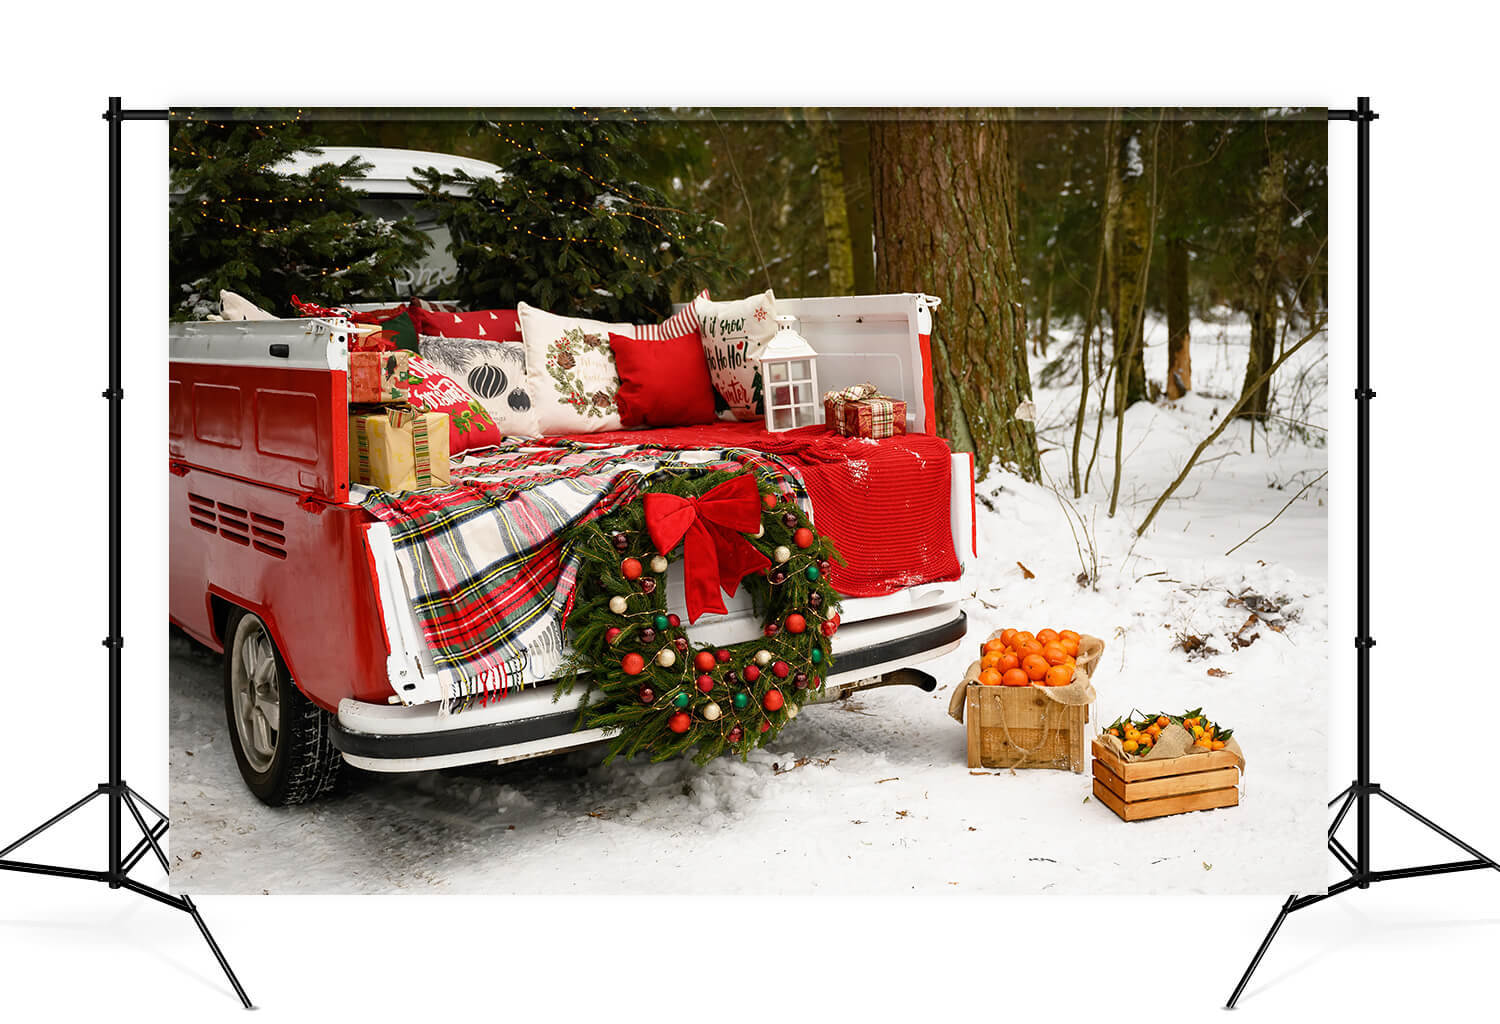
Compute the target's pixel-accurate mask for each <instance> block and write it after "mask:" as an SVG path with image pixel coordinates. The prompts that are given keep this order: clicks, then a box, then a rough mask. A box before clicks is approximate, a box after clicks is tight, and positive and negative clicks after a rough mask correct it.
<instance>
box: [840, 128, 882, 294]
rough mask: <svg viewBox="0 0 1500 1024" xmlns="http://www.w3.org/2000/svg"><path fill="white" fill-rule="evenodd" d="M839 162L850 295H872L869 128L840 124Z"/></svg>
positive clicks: (873, 239) (873, 268) (872, 230)
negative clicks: (850, 263) (849, 261)
mask: <svg viewBox="0 0 1500 1024" xmlns="http://www.w3.org/2000/svg"><path fill="white" fill-rule="evenodd" d="M838 131H839V150H840V162H841V164H842V165H843V168H844V209H845V210H846V211H847V212H848V215H849V250H850V252H851V253H852V254H853V257H854V293H855V294H856V295H873V294H875V210H874V208H873V206H872V205H871V196H870V125H869V122H867V121H841V122H839V125H838Z"/></svg>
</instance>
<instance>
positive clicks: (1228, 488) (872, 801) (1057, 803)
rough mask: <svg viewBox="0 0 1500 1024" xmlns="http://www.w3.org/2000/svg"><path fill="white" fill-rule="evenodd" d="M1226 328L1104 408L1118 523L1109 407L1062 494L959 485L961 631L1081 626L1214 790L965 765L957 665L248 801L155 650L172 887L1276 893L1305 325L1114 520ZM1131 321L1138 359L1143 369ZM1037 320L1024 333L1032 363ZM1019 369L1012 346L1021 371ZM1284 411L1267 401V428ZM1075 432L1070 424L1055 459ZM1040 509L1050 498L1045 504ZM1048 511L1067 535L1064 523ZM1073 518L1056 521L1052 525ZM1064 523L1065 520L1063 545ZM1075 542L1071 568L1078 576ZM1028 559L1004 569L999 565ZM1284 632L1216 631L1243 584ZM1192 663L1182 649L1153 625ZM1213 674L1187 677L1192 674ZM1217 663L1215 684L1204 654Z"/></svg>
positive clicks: (1287, 735)
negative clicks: (1181, 742) (292, 803)
mask: <svg viewBox="0 0 1500 1024" xmlns="http://www.w3.org/2000/svg"><path fill="white" fill-rule="evenodd" d="M1248 333H1249V331H1248V326H1247V325H1246V324H1245V323H1244V322H1243V321H1242V320H1235V319H1232V318H1225V319H1223V320H1220V321H1211V322H1199V323H1195V324H1194V325H1193V339H1194V340H1193V361H1194V366H1193V377H1194V384H1195V386H1196V387H1195V393H1194V394H1193V395H1191V396H1189V397H1188V398H1187V399H1185V400H1183V401H1180V402H1176V403H1170V404H1169V403H1166V402H1165V401H1162V402H1159V403H1157V404H1155V405H1147V404H1144V403H1143V404H1140V405H1137V406H1136V407H1135V408H1133V409H1131V410H1130V412H1129V414H1128V415H1127V417H1126V427H1125V442H1124V445H1123V450H1124V452H1125V465H1124V472H1123V476H1124V481H1125V482H1124V486H1123V487H1122V493H1121V500H1120V509H1119V514H1118V515H1117V516H1116V517H1115V518H1114V519H1111V518H1109V516H1108V503H1109V494H1108V488H1109V478H1110V476H1111V475H1112V473H1113V449H1114V443H1113V441H1114V426H1113V421H1112V420H1108V419H1107V420H1106V428H1105V437H1104V439H1103V444H1102V446H1101V451H1100V454H1099V458H1098V462H1097V464H1096V466H1095V470H1094V475H1093V478H1092V484H1091V487H1090V490H1089V493H1088V494H1087V495H1085V497H1084V498H1083V499H1082V500H1079V501H1076V502H1071V503H1069V502H1066V501H1064V500H1063V499H1061V498H1059V497H1058V495H1057V494H1056V493H1054V491H1053V490H1052V489H1050V488H1049V487H1047V486H1042V485H1036V484H1028V483H1026V482H1024V481H1022V480H1020V479H1018V478H1016V477H1014V476H1011V475H1009V474H1006V473H1002V472H996V473H991V474H989V475H988V476H987V478H986V479H984V480H982V481H981V482H980V485H979V490H978V493H979V497H980V506H979V510H978V533H979V551H980V555H979V561H978V564H977V566H975V567H974V569H973V571H972V573H971V575H970V577H969V581H970V583H971V585H972V587H973V588H974V593H973V596H972V598H971V599H970V600H969V601H968V602H967V605H968V613H969V617H970V637H971V640H974V641H978V640H980V639H983V638H984V637H985V636H986V635H988V634H989V633H990V632H991V631H992V630H994V629H997V628H1000V627H1003V626H1007V625H1014V626H1018V627H1021V628H1028V629H1032V630H1036V629H1040V628H1042V627H1044V626H1051V627H1053V628H1056V629H1061V628H1065V627H1071V628H1074V629H1077V630H1079V631H1081V632H1087V633H1092V634H1094V635H1096V636H1099V637H1101V638H1103V639H1104V640H1105V642H1106V644H1107V650H1106V652H1105V656H1104V660H1103V663H1102V666H1101V668H1100V669H1099V671H1098V673H1097V678H1096V686H1097V689H1098V691H1099V703H1098V706H1097V708H1096V714H1095V723H1096V725H1097V724H1099V723H1101V722H1102V723H1108V722H1109V721H1111V720H1113V719H1114V718H1115V717H1116V716H1117V715H1119V714H1123V713H1126V712H1129V711H1130V710H1131V709H1132V708H1140V709H1142V710H1143V711H1144V710H1153V711H1154V710H1157V709H1165V710H1182V709H1186V708H1191V707H1197V706H1200V705H1202V706H1204V707H1205V708H1206V709H1207V713H1208V714H1209V715H1210V716H1211V717H1213V718H1215V719H1216V720H1219V721H1221V722H1223V723H1225V724H1226V725H1229V726H1231V727H1233V728H1234V729H1235V730H1236V734H1237V735H1238V737H1239V739H1240V741H1241V743H1242V745H1243V747H1244V749H1245V752H1246V757H1247V760H1248V771H1247V773H1246V776H1245V781H1244V788H1243V794H1242V802H1241V804H1240V806H1239V807H1235V808H1229V809H1225V810H1220V811H1213V812H1208V813H1202V814H1189V815H1181V816H1177V817H1172V818H1165V819H1159V820H1157V821H1153V822H1143V823H1135V824H1130V825H1127V824H1125V823H1123V822H1121V821H1119V820H1118V819H1116V818H1115V817H1114V815H1113V814H1111V813H1110V812H1109V811H1108V810H1107V809H1106V808H1105V807H1103V806H1102V805H1101V804H1100V803H1099V802H1098V801H1097V800H1094V799H1092V798H1091V796H1090V784H1089V776H1088V775H1087V774H1084V775H1073V774H1070V773H1065V772H1053V771H1021V772H1014V773H1013V772H998V773H984V774H971V772H970V771H969V769H968V768H967V767H966V766H965V758H964V730H963V728H962V727H961V726H959V725H958V724H957V723H955V722H954V721H952V720H951V719H950V718H949V717H948V715H947V710H946V709H947V704H948V699H949V696H950V693H951V687H952V686H953V685H954V684H955V683H956V682H957V681H958V680H959V679H960V678H961V676H962V673H963V670H964V668H965V666H966V665H967V664H968V662H969V661H971V660H972V659H973V653H972V650H971V645H966V647H965V649H964V651H963V652H961V653H959V654H955V655H952V656H950V657H948V658H945V659H943V660H942V661H940V662H936V663H933V664H932V665H929V666H927V668H928V669H929V670H930V671H932V672H933V673H934V674H935V675H936V676H937V677H938V678H939V680H940V682H941V683H942V684H943V685H942V686H941V688H940V690H939V692H937V693H936V694H931V695H929V694H924V693H921V692H919V691H917V690H915V689H911V688H898V687H893V688H885V689H879V690H874V691H871V692H870V693H868V694H865V695H861V696H858V697H856V698H855V699H853V700H851V701H849V702H847V703H846V704H834V705H829V706H823V707H818V708H813V709H810V710H809V711H808V712H807V713H806V714H804V715H803V716H802V717H801V718H799V719H798V721H797V722H796V724H795V725H794V726H793V727H792V728H789V729H787V730H786V732H785V733H784V734H783V735H782V737H781V738H780V740H778V741H777V742H776V743H775V744H774V745H773V746H772V747H771V748H770V749H768V750H762V751H757V752H756V753H755V754H753V755H752V756H751V758H750V761H749V763H748V764H746V763H742V762H740V761H738V760H732V759H728V758H725V759H720V760H719V761H717V762H715V763H713V764H711V765H709V766H707V767H705V768H699V767H696V766H694V765H692V764H691V763H669V764H659V765H651V764H645V763H630V764H622V763H617V764H615V765H614V766H612V767H609V768H605V767H602V766H600V765H599V764H598V763H597V757H596V756H595V755H594V754H592V753H590V752H588V751H584V752H580V753H575V754H573V755H569V756H566V757H561V758H553V759H548V760H542V761H532V762H523V763H519V764H513V765H506V766H502V767H492V766H489V767H476V768H472V769H465V770H459V771H453V772H446V773H431V774H423V775H417V776H404V777H403V776H396V777H378V776H361V777H360V778H359V779H358V781H357V782H356V783H355V785H354V786H353V787H352V791H351V792H350V793H349V794H348V795H346V796H343V797H341V798H338V799H336V800H333V801H330V802H326V803H322V804H318V805H314V806H310V807H295V808H285V809H271V808H267V807H264V806H262V805H261V804H259V803H258V802H257V801H256V800H255V799H254V798H253V797H251V796H250V794H249V792H248V791H247V790H246V789H245V788H244V786H243V785H242V784H241V783H240V780H239V776H238V774H237V772H236V770H235V766H234V759H233V756H232V754H231V752H230V749H229V745H228V739H227V737H226V735H225V731H224V720H223V718H224V716H223V704H222V698H221V696H220V690H219V676H218V666H217V658H216V657H214V656H212V655H209V654H207V653H206V652H204V651H202V650H200V649H197V648H195V647H194V646H193V645H191V644H190V643H189V642H187V641H185V640H184V639H182V638H180V637H175V638H174V639H173V648H172V678H171V687H172V722H171V742H172V750H171V773H172V816H173V827H172V833H171V835H172V858H173V862H174V869H173V884H174V886H177V887H180V888H181V889H183V890H187V891H191V892H194V893H200V892H252V893H253V892H269V893H285V892H306V893H310V892H420V893H444V892H451V893H468V892H517V893H565V892H566V893H610V892H635V893H654V892H662V893H717V894H722V893H746V892H748V893H780V892H792V891H826V892H840V893H842V892H897V891H915V892H923V893H935V892H955V893H962V892H1042V891H1047V892H1130V893H1138V892H1167V891H1171V892H1211V893H1276V894H1278V895H1283V894H1285V893H1286V892H1289V891H1307V890H1311V889H1316V888H1320V887H1321V886H1322V885H1323V884H1325V881H1326V879H1327V873H1328V872H1327V866H1326V865H1327V855H1326V852H1325V850H1324V846H1323V842H1324V838H1323V837H1324V828H1325V827H1326V822H1325V814H1324V802H1325V800H1326V799H1327V797H1328V796H1329V795H1330V793H1331V792H1332V790H1331V789H1330V787H1329V784H1328V782H1327V779H1326V735H1325V734H1326V729H1327V717H1328V716H1327V708H1326V692H1327V685H1326V680H1327V674H1328V652H1327V640H1328V636H1327V633H1328V609H1327V604H1328V597H1327V595H1328V585H1327V526H1326V508H1325V499H1326V493H1327V492H1326V487H1325V483H1326V481H1325V482H1323V483H1317V484H1314V485H1313V486H1311V487H1309V488H1308V489H1307V490H1306V492H1305V493H1303V494H1302V495H1301V497H1300V498H1298V499H1297V500H1296V501H1294V502H1293V503H1292V504H1291V505H1290V507H1288V508H1287V509H1286V510H1285V512H1283V513H1282V514H1281V516H1280V518H1279V519H1277V520H1276V522H1275V523H1274V525H1272V526H1270V527H1269V528H1268V529H1266V530H1265V531H1264V532H1262V533H1260V534H1259V535H1258V536H1257V537H1255V539H1253V540H1251V541H1250V542H1249V543H1246V544H1244V545H1243V546H1242V547H1240V548H1239V549H1238V550H1237V551H1235V552H1234V553H1233V554H1232V555H1226V552H1227V551H1229V550H1230V548H1232V547H1234V545H1236V544H1238V543H1239V542H1240V541H1242V540H1244V539H1245V538H1246V537H1247V536H1248V535H1250V534H1251V533H1252V532H1253V531H1255V530H1256V529H1258V528H1259V527H1261V526H1263V525H1264V524H1266V523H1267V522H1268V521H1269V520H1271V519H1272V517H1273V516H1275V515H1276V514H1277V512H1278V510H1280V509H1281V508H1282V507H1283V505H1286V503H1287V502H1288V501H1289V500H1291V499H1292V498H1293V496H1294V495H1296V494H1297V493H1298V491H1299V490H1300V489H1301V488H1303V486H1304V485H1306V484H1308V483H1310V482H1311V481H1313V480H1314V479H1315V478H1317V477H1318V475H1319V474H1321V473H1322V472H1324V470H1325V469H1326V468H1327V458H1326V454H1327V449H1326V447H1325V446H1324V444H1323V433H1322V428H1325V427H1326V416H1325V408H1326V377H1327V373H1326V371H1327V362H1326V350H1325V347H1324V345H1323V344H1322V341H1321V339H1319V340H1318V341H1315V342H1313V343H1310V344H1309V345H1307V346H1306V347H1305V348H1304V349H1303V350H1302V352H1300V353H1298V354H1297V356H1295V357H1294V358H1293V359H1292V360H1291V361H1289V363H1288V364H1287V366H1286V367H1284V368H1283V370H1282V372H1281V373H1280V374H1279V375H1278V378H1277V382H1276V386H1277V399H1276V402H1277V404H1276V411H1277V412H1278V413H1279V414H1281V415H1282V416H1284V417H1286V420H1283V421H1277V422H1275V423H1273V424H1272V426H1271V430H1270V433H1269V436H1267V435H1266V434H1263V433H1262V432H1261V431H1259V430H1257V431H1256V435H1255V437H1254V442H1253V443H1254V450H1253V452H1252V449H1251V444H1252V441H1251V436H1250V432H1249V429H1248V427H1247V426H1246V425H1244V424H1235V425H1232V426H1231V427H1230V428H1228V429H1227V430H1226V431H1225V432H1224V434H1223V435H1221V436H1220V438H1219V439H1218V441H1217V442H1216V443H1215V444H1214V445H1213V447H1212V448H1211V449H1210V450H1209V451H1207V452H1206V453H1205V454H1204V456H1203V458H1202V460H1201V461H1200V465H1199V466H1198V467H1197V468H1196V469H1195V470H1194V471H1193V473H1192V475H1191V476H1190V477H1189V478H1188V479H1187V481H1186V483H1185V484H1184V485H1183V486H1182V488H1181V490H1180V491H1179V493H1178V495H1177V496H1176V498H1174V499H1173V500H1172V501H1170V502H1168V503H1167V505H1166V506H1165V507H1164V508H1163V510H1162V512H1161V513H1160V515H1159V516H1158V518H1157V521H1156V523H1155V524H1154V525H1153V527H1152V528H1151V529H1150V530H1149V531H1148V532H1147V534H1146V535H1145V536H1144V537H1143V538H1140V539H1139V540H1137V538H1136V537H1135V533H1134V528H1135V526H1136V525H1137V524H1139V523H1140V521H1141V520H1142V519H1143V518H1144V516H1145V515H1146V513H1147V511H1148V510H1149V508H1150V507H1151V504H1152V502H1153V501H1154V500H1155V498H1156V496H1157V495H1158V494H1160V493H1161V491H1162V489H1163V488H1164V487H1165V486H1166V484H1167V483H1168V482H1169V481H1170V480H1171V479H1172V478H1173V477H1174V476H1175V475H1176V473H1177V472H1178V470H1179V469H1180V468H1181V466H1182V465H1183V464H1184V462H1185V460H1186V459H1187V457H1188V455H1189V454H1190V453H1191V451H1192V450H1193V448H1194V447H1195V446H1196V445H1197V443H1198V442H1199V441H1200V440H1201V439H1202V438H1203V437H1204V436H1206V435H1207V433H1208V432H1209V431H1210V430H1211V429H1212V427H1213V425H1214V424H1215V423H1216V422H1218V417H1219V416H1222V415H1223V414H1224V413H1225V412H1226V411H1227V410H1228V409H1229V407H1230V406H1231V405H1232V404H1233V402H1234V399H1235V397H1237V395H1238V393H1239V387H1240V383H1241V377H1242V375H1243V373H1244V366H1245V359H1246V353H1247V344H1248ZM1164 337H1165V331H1164V329H1163V328H1162V326H1161V325H1160V324H1154V325H1152V326H1151V330H1150V331H1149V332H1148V345H1149V347H1148V350H1147V356H1146V360H1147V374H1148V376H1149V377H1151V378H1153V379H1155V380H1157V381H1161V380H1162V379H1163V376H1164V372H1165V363H1166V355H1165V351H1164V349H1165V345H1164ZM1064 347H1065V346H1064V345H1063V342H1062V340H1059V341H1056V342H1054V344H1053V345H1052V355H1053V356H1054V357H1055V356H1057V355H1058V354H1059V352H1060V351H1062V350H1063V349H1064ZM1045 362H1046V360H1044V359H1040V358H1037V359H1034V360H1033V367H1032V371H1033V381H1034V382H1039V381H1041V380H1042V369H1043V365H1044V364H1045ZM1035 400H1036V406H1037V426H1038V429H1039V432H1040V437H1041V439H1042V444H1043V447H1044V449H1045V450H1046V451H1045V454H1044V456H1043V463H1044V466H1045V469H1046V476H1047V478H1048V481H1049V482H1051V483H1055V484H1056V486H1057V488H1058V489H1059V490H1061V491H1062V492H1063V493H1064V494H1071V491H1070V488H1069V486H1068V483H1067V480H1068V475H1067V474H1068V471H1067V465H1068V450H1067V449H1068V447H1069V446H1070V444H1071V437H1072V426H1071V424H1072V413H1073V409H1074V408H1075V407H1076V406H1075V403H1076V401H1077V388H1076V386H1075V385H1072V384H1068V385H1062V384H1059V385H1058V386H1054V387H1042V386H1038V387H1036V389H1035ZM1290 421H1296V422H1295V423H1293V422H1290ZM1093 431H1094V420H1093V416H1092V413H1091V414H1090V416H1089V417H1088V420H1087V431H1086V437H1085V444H1084V461H1085V462H1087V457H1088V452H1089V450H1090V443H1089V441H1090V438H1091V437H1092V434H1093ZM1065 510H1066V511H1065ZM1070 520H1071V521H1072V524H1073V526H1072V529H1070V527H1069V522H1070ZM1080 524H1082V525H1080ZM1075 533H1076V534H1077V536H1076V538H1075ZM1091 547H1092V549H1093V550H1094V551H1095V552H1096V553H1097V564H1098V578H1097V583H1096V585H1095V586H1093V587H1081V586H1080V585H1079V583H1078V582H1077V577H1078V576H1079V574H1080V572H1083V571H1085V570H1087V569H1091V568H1092V565H1093V556H1091V555H1090V553H1089V552H1090V548H1091ZM1018 562H1020V563H1023V564H1024V565H1025V566H1026V568H1027V570H1029V571H1030V572H1031V573H1032V574H1034V578H1031V579H1027V578H1026V576H1025V574H1024V573H1023V572H1022V570H1021V568H1020V567H1018V565H1017V563H1018ZM1247 589H1248V590H1250V591H1253V592H1255V593H1256V594H1259V595H1262V596H1264V597H1266V598H1270V599H1273V600H1275V601H1277V602H1278V603H1279V604H1280V605H1281V608H1282V614H1283V615H1284V616H1285V617H1286V619H1287V623H1286V627H1285V629H1284V631H1282V632H1279V633H1278V632H1274V631H1272V630H1270V629H1268V628H1266V627H1265V626H1264V625H1252V626H1251V627H1250V628H1248V629H1246V630H1244V632H1243V634H1241V639H1242V640H1243V639H1247V638H1249V637H1250V636H1251V635H1252V634H1254V635H1255V639H1254V640H1253V642H1252V643H1251V644H1250V645H1249V646H1247V647H1242V648H1241V649H1238V650H1235V649H1233V647H1232V644H1231V640H1232V638H1233V637H1234V635H1235V634H1236V632H1237V631H1239V630H1240V629H1241V627H1242V626H1244V625H1245V622H1246V619H1247V616H1248V613H1247V611H1246V610H1245V608H1244V607H1242V606H1239V605H1237V604H1230V603H1227V601H1228V598H1229V597H1230V596H1231V595H1239V594H1241V593H1243V592H1245V591H1246V590H1247ZM1188 633H1191V634H1193V635H1196V636H1200V637H1203V638H1204V639H1205V641H1206V643H1207V644H1208V645H1209V646H1211V647H1213V648H1216V649H1217V650H1218V651H1219V652H1221V653H1219V654H1216V655H1213V656H1210V657H1206V658H1201V659H1199V660H1190V659H1189V658H1188V657H1187V656H1186V655H1185V654H1184V653H1183V652H1182V651H1181V650H1180V649H1177V648H1176V646H1175V645H1176V643H1177V641H1178V638H1179V635H1182V634H1188ZM1210 670H1214V671H1215V674H1210ZM1218 672H1222V673H1223V674H1222V675H1220V674H1217V673H1218Z"/></svg>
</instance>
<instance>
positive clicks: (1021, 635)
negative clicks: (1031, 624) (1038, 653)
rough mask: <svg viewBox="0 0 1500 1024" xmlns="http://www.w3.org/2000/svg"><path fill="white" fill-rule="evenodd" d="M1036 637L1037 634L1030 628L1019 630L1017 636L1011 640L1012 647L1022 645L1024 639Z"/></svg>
mask: <svg viewBox="0 0 1500 1024" xmlns="http://www.w3.org/2000/svg"><path fill="white" fill-rule="evenodd" d="M1035 639H1036V634H1034V633H1032V632H1031V630H1029V629H1022V630H1017V632H1016V635H1015V638H1014V639H1012V640H1011V642H1010V645H1011V646H1012V647H1020V646H1021V641H1022V640H1035Z"/></svg>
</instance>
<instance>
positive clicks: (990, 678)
mask: <svg viewBox="0 0 1500 1024" xmlns="http://www.w3.org/2000/svg"><path fill="white" fill-rule="evenodd" d="M979 681H980V682H981V683H983V684H984V685H985V686H999V685H1000V673H999V672H996V671H995V670H994V669H992V668H987V669H985V670H984V671H983V672H981V673H979Z"/></svg>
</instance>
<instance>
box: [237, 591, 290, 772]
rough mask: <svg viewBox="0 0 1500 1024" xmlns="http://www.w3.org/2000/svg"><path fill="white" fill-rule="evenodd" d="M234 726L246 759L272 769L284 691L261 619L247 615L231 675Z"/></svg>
mask: <svg viewBox="0 0 1500 1024" xmlns="http://www.w3.org/2000/svg"><path fill="white" fill-rule="evenodd" d="M230 682H231V690H232V696H233V701H234V727H235V731H236V732H238V733H239V737H240V749H242V750H243V751H244V752H245V760H246V761H248V762H250V767H251V768H253V769H254V770H255V771H256V772H258V773H264V772H267V771H270V769H271V762H272V761H273V760H274V759H275V758H276V740H277V738H278V737H279V735H280V733H281V693H280V688H279V687H278V685H277V673H276V655H275V653H274V651H273V649H272V647H271V638H270V636H268V635H267V634H266V627H265V626H264V625H263V624H262V623H261V621H260V620H259V619H256V618H253V617H251V616H248V615H247V616H245V617H244V618H243V619H241V620H240V624H239V629H237V630H236V631H235V639H234V663H233V669H232V674H231V678H230Z"/></svg>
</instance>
